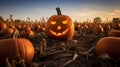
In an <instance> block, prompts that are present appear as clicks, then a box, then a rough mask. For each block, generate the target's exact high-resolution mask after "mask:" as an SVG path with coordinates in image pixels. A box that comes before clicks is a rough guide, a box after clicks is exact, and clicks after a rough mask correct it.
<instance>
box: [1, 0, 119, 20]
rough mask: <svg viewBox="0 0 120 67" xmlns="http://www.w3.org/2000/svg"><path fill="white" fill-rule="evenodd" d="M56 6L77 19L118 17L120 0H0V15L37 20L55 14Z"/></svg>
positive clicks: (64, 13)
mask: <svg viewBox="0 0 120 67" xmlns="http://www.w3.org/2000/svg"><path fill="white" fill-rule="evenodd" d="M56 7H60V9H61V12H62V14H63V15H68V16H70V17H71V18H72V19H73V20H78V21H86V20H87V19H91V20H92V19H94V18H95V17H100V18H101V19H102V20H106V18H108V19H110V20H111V19H112V18H113V17H120V0H0V16H2V17H3V18H4V19H7V18H9V16H10V15H11V14H12V15H13V18H14V19H21V20H26V19H27V17H30V19H31V20H39V19H40V18H41V17H50V16H52V15H56V14H57V13H56V9H55V8H56Z"/></svg>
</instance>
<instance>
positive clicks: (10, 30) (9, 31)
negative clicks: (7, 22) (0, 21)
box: [6, 28, 14, 35]
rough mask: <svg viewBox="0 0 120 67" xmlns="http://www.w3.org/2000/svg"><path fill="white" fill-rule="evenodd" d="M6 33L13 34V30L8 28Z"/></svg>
mask: <svg viewBox="0 0 120 67" xmlns="http://www.w3.org/2000/svg"><path fill="white" fill-rule="evenodd" d="M6 32H7V34H10V35H11V34H12V33H13V32H14V29H13V28H8V29H7V30H6Z"/></svg>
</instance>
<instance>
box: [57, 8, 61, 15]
mask: <svg viewBox="0 0 120 67" xmlns="http://www.w3.org/2000/svg"><path fill="white" fill-rule="evenodd" d="M56 11H57V15H62V13H61V10H60V8H59V7H57V8H56Z"/></svg>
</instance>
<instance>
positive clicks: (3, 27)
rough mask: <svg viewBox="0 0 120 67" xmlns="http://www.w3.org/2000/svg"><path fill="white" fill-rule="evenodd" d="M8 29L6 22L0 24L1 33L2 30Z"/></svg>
mask: <svg viewBox="0 0 120 67" xmlns="http://www.w3.org/2000/svg"><path fill="white" fill-rule="evenodd" d="M6 28H7V24H6V23H4V22H2V23H0V31H1V30H2V29H6Z"/></svg>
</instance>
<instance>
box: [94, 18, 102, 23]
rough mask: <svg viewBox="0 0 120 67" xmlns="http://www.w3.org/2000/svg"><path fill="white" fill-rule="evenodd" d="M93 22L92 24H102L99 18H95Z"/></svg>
mask: <svg viewBox="0 0 120 67" xmlns="http://www.w3.org/2000/svg"><path fill="white" fill-rule="evenodd" d="M93 22H94V23H100V22H102V20H101V18H100V17H95V18H94V21H93Z"/></svg>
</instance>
